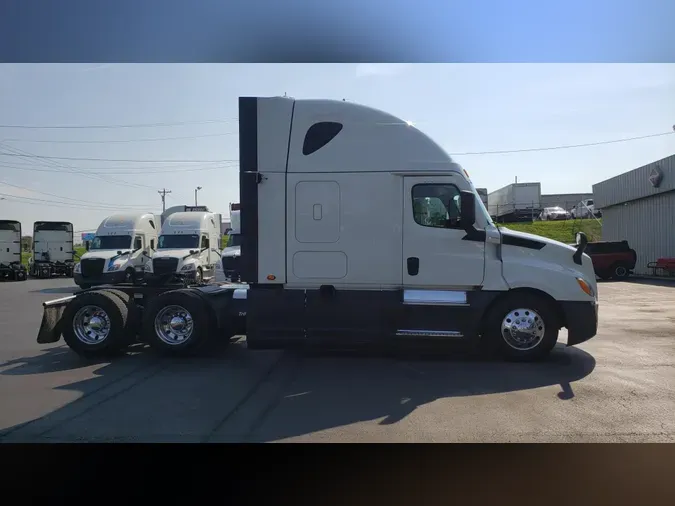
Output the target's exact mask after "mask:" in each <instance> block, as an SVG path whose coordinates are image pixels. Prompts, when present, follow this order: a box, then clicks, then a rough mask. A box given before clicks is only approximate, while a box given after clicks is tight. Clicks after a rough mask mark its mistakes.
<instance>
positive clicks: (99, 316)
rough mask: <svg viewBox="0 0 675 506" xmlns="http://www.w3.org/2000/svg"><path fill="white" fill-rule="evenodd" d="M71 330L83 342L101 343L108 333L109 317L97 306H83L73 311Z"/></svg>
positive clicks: (89, 343) (90, 343)
mask: <svg viewBox="0 0 675 506" xmlns="http://www.w3.org/2000/svg"><path fill="white" fill-rule="evenodd" d="M73 331H74V332H75V337H77V339H79V340H80V342H82V343H84V344H88V345H93V344H99V343H102V342H103V341H105V340H106V339H107V337H108V336H109V335H110V317H109V316H108V313H106V312H105V311H104V310H103V309H101V308H100V307H98V306H84V307H82V308H80V309H79V310H78V311H77V313H75V317H74V318H73Z"/></svg>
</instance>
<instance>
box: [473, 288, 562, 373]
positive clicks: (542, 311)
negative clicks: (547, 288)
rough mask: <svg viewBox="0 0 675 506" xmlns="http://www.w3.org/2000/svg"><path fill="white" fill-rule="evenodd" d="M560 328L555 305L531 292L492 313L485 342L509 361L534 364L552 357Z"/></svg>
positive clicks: (517, 295)
mask: <svg viewBox="0 0 675 506" xmlns="http://www.w3.org/2000/svg"><path fill="white" fill-rule="evenodd" d="M559 329H560V325H559V323H558V317H557V315H556V314H555V311H554V310H553V308H552V307H551V304H550V303H549V302H548V301H547V300H546V299H543V298H542V297H538V296H536V295H534V294H531V293H515V294H512V295H509V296H507V297H505V298H504V299H502V300H500V301H498V302H497V303H496V304H495V306H494V307H493V308H492V309H491V310H490V312H489V314H488V317H487V321H486V325H485V329H484V332H483V339H485V340H486V342H487V345H488V349H489V350H491V351H496V352H497V353H499V354H500V355H501V356H503V357H504V358H506V359H508V360H517V361H534V360H538V359H541V358H543V357H545V356H546V355H548V353H549V352H550V351H551V350H552V349H553V347H554V346H555V343H556V342H557V341H558V332H559Z"/></svg>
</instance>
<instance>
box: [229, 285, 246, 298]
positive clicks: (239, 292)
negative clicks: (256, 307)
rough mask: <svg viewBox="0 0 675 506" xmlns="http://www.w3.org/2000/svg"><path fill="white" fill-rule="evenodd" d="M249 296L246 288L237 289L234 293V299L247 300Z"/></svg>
mask: <svg viewBox="0 0 675 506" xmlns="http://www.w3.org/2000/svg"><path fill="white" fill-rule="evenodd" d="M247 296H248V290H247V289H246V288H236V289H235V290H234V292H233V293H232V298H233V299H238V300H246V297H247Z"/></svg>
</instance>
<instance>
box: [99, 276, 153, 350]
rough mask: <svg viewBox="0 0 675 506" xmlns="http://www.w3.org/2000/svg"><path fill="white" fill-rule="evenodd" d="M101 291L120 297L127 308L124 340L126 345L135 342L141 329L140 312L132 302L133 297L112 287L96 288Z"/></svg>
mask: <svg viewBox="0 0 675 506" xmlns="http://www.w3.org/2000/svg"><path fill="white" fill-rule="evenodd" d="M97 291H101V292H107V293H109V294H111V295H113V296H115V297H117V298H118V299H120V300H121V301H122V302H123V303H124V305H125V306H126V308H127V315H128V316H127V322H126V326H125V328H124V332H125V342H126V344H127V345H131V344H134V343H136V342H137V336H138V334H139V333H140V331H141V324H142V321H141V312H140V310H139V308H138V306H136V303H135V302H134V298H133V297H132V296H131V295H129V294H128V293H125V292H123V291H122V290H115V289H114V288H104V289H103V290H97Z"/></svg>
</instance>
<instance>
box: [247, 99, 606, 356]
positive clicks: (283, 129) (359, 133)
mask: <svg viewBox="0 0 675 506" xmlns="http://www.w3.org/2000/svg"><path fill="white" fill-rule="evenodd" d="M239 129H240V130H239V132H240V134H239V142H240V203H241V238H242V240H241V258H240V261H241V265H240V268H241V278H242V280H243V281H245V282H247V283H248V284H249V288H248V292H247V312H246V335H247V343H248V346H249V347H251V348H281V347H287V346H295V345H302V344H307V343H316V344H326V345H329V346H333V345H337V346H344V345H346V346H351V345H357V344H364V343H374V344H375V343H381V344H387V343H392V342H398V341H406V340H408V341H410V340H412V341H421V340H425V339H435V340H438V339H441V340H450V341H482V342H485V343H489V345H490V346H492V347H494V348H495V349H499V350H501V352H503V353H504V354H505V355H506V356H508V357H512V358H518V359H534V358H537V357H540V356H543V355H544V354H546V353H548V352H549V351H550V350H551V349H552V348H553V346H554V345H555V343H556V341H557V339H558V332H559V329H561V328H563V327H566V328H567V329H568V340H567V343H568V345H573V344H577V343H580V342H583V341H585V340H587V339H589V338H591V337H593V336H594V335H595V333H596V331H597V321H598V320H597V308H598V305H597V287H596V280H595V273H594V271H593V265H592V262H591V259H590V257H589V256H588V255H585V254H584V253H583V249H584V247H585V242H584V240H583V239H584V238H583V237H582V241H581V242H582V245H581V246H580V247H578V248H575V247H572V246H568V245H566V244H563V243H560V242H557V241H554V240H551V239H547V238H544V237H539V236H536V235H531V234H526V233H521V232H516V231H512V230H509V229H508V228H498V227H496V226H495V224H494V223H493V221H492V219H491V218H490V216H489V214H488V212H487V210H486V208H485V206H484V205H483V202H482V201H481V198H480V197H479V196H478V194H477V192H476V190H475V188H474V186H473V184H472V183H471V180H470V179H469V176H468V174H467V172H466V171H465V170H463V169H462V168H461V167H460V166H459V165H458V164H456V163H455V162H454V161H453V160H452V159H451V158H450V156H449V155H448V154H447V153H446V152H445V151H444V150H443V149H442V148H441V147H440V146H439V145H438V144H436V143H435V142H434V141H433V140H431V139H430V138H429V137H427V136H426V135H425V134H423V133H422V132H421V131H419V130H417V129H416V128H415V127H413V126H410V125H409V124H408V123H407V122H405V121H403V120H401V119H399V118H396V117H394V116H392V115H390V114H388V113H386V112H383V111H379V110H376V109H372V108H370V107H366V106H362V105H358V104H355V103H351V102H344V101H333V100H295V99H292V98H285V97H273V98H258V97H251V98H240V102H239Z"/></svg>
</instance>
